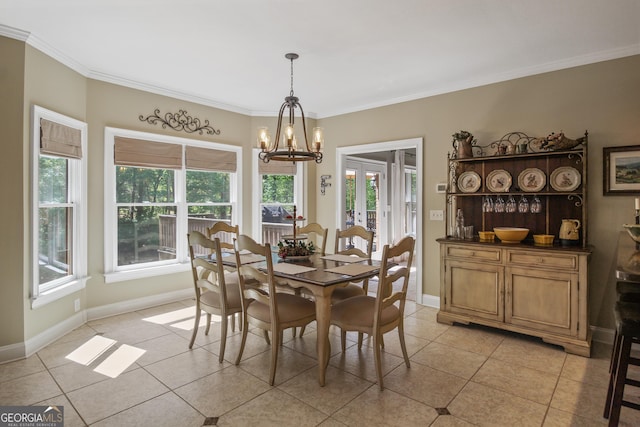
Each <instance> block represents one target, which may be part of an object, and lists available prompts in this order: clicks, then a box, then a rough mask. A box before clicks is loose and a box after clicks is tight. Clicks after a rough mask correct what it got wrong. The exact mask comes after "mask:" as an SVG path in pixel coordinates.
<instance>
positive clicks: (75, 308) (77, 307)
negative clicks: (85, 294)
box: [73, 298, 80, 313]
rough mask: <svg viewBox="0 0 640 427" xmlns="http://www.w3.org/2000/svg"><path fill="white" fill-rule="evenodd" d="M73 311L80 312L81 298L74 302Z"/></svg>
mask: <svg viewBox="0 0 640 427" xmlns="http://www.w3.org/2000/svg"><path fill="white" fill-rule="evenodd" d="M73 309H74V310H75V311H76V313H77V312H78V311H80V298H76V299H75V300H74V301H73Z"/></svg>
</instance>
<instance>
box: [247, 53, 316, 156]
mask: <svg viewBox="0 0 640 427" xmlns="http://www.w3.org/2000/svg"><path fill="white" fill-rule="evenodd" d="M284 57H285V58H287V59H288V60H290V61H291V91H290V92H289V96H287V97H286V98H285V99H284V102H283V103H282V105H281V106H280V112H279V113H278V127H277V129H276V137H275V140H273V142H272V140H271V136H270V135H269V128H267V127H260V128H258V147H259V148H260V149H261V150H262V151H261V152H260V154H259V155H258V157H259V158H260V159H261V160H262V161H263V162H265V163H267V162H269V161H271V160H279V161H285V162H307V161H309V160H314V161H315V162H316V163H320V162H322V149H323V148H324V134H323V131H322V128H320V127H315V128H313V134H312V135H313V140H312V143H311V145H310V144H309V140H308V139H307V126H306V121H305V118H304V110H303V109H302V105H300V102H299V100H298V97H297V96H294V94H293V60H294V59H298V54H297V53H287V54H286V55H285V56H284ZM296 108H299V109H300V115H301V116H302V134H303V135H304V145H305V146H304V147H299V146H298V140H297V138H296V135H295V132H294V127H293V126H294V122H295V109H296ZM285 110H287V111H288V116H289V123H288V124H285V126H284V132H283V133H282V140H281V139H280V133H281V131H282V130H283V126H282V118H283V116H284V113H285ZM303 148H306V150H304V149H303Z"/></svg>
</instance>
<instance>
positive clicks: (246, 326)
mask: <svg viewBox="0 0 640 427" xmlns="http://www.w3.org/2000/svg"><path fill="white" fill-rule="evenodd" d="M248 331H249V324H248V322H247V316H244V315H243V316H242V340H241V341H240V351H238V357H236V365H239V364H240V360H241V359H242V352H243V351H244V344H245V343H246V342H247V332H248Z"/></svg>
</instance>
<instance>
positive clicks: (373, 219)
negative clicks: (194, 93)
mask: <svg viewBox="0 0 640 427" xmlns="http://www.w3.org/2000/svg"><path fill="white" fill-rule="evenodd" d="M365 181H366V182H365V189H366V193H367V203H366V205H367V212H366V215H367V222H366V225H365V227H366V229H367V230H369V231H373V232H374V239H373V252H375V251H376V250H377V248H379V247H380V241H379V240H380V233H378V221H379V220H380V203H379V202H380V197H379V190H380V176H379V174H377V173H376V172H370V171H367V172H366V174H365Z"/></svg>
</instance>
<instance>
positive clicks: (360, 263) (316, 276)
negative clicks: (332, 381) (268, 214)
mask: <svg viewBox="0 0 640 427" xmlns="http://www.w3.org/2000/svg"><path fill="white" fill-rule="evenodd" d="M273 256H274V258H273V266H274V276H275V277H276V279H277V281H278V283H281V284H286V285H288V286H290V287H292V288H305V289H307V290H309V291H310V292H311V293H312V294H313V297H314V299H315V304H316V323H317V331H316V334H317V344H316V351H317V357H318V382H319V383H320V385H321V386H324V385H325V374H326V369H327V365H328V363H329V355H330V354H331V345H330V343H329V326H330V325H331V294H332V293H333V290H334V289H335V288H336V287H338V286H345V285H346V284H348V283H349V282H358V281H361V280H364V279H369V278H371V277H375V276H377V275H378V274H379V272H380V261H376V260H370V259H363V258H354V257H347V256H345V255H324V256H322V255H319V254H314V255H311V256H310V257H309V258H308V259H305V260H296V261H295V262H287V261H284V260H282V259H280V258H279V257H278V256H277V254H275V253H274V254H273ZM225 258H226V257H225ZM229 261H231V260H229ZM225 263H226V262H225ZM233 265H235V263H234V264H233ZM252 266H254V267H256V268H258V269H265V268H266V262H264V261H262V262H256V263H252ZM303 269H307V270H308V271H301V272H296V270H303ZM310 269H313V270H310ZM332 270H335V271H332Z"/></svg>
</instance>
